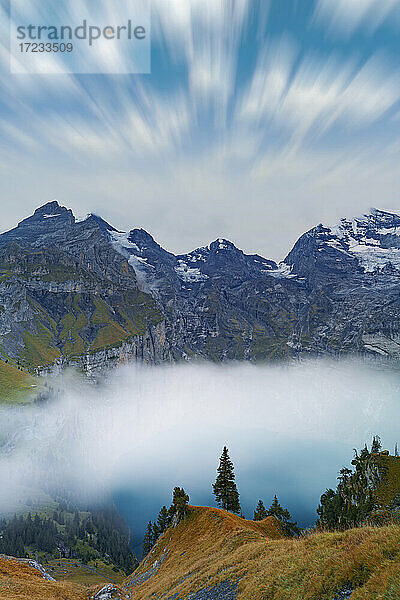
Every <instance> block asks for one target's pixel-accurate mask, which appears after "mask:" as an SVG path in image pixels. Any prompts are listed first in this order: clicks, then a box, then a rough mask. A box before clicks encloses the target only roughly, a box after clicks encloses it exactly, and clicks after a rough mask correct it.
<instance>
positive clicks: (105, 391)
mask: <svg viewBox="0 0 400 600" xmlns="http://www.w3.org/2000/svg"><path fill="white" fill-rule="evenodd" d="M54 384H55V385H57V386H60V387H61V388H62V389H63V390H64V391H63V394H62V395H61V396H60V398H59V399H58V400H56V401H54V402H51V403H49V404H45V405H42V406H38V405H35V406H30V407H23V408H10V407H3V408H2V409H1V410H0V444H1V453H0V481H1V486H0V511H1V512H3V513H4V512H6V513H8V512H13V511H14V510H17V509H18V507H19V506H20V505H21V501H25V496H27V495H29V496H30V497H35V495H36V494H38V495H40V493H41V492H42V491H43V490H47V491H49V490H55V489H57V488H58V487H63V488H65V489H67V490H69V491H72V493H73V494H74V496H76V497H78V498H80V499H82V501H85V502H96V501H97V500H99V499H100V498H102V497H103V496H104V495H107V494H110V493H111V494H113V495H114V497H115V498H116V500H117V503H118V504H119V506H120V508H121V510H122V511H123V513H124V515H125V517H126V518H127V520H128V521H129V522H130V524H131V525H133V527H134V531H136V532H137V535H138V536H140V535H141V532H142V530H143V524H144V522H145V521H146V520H149V519H151V518H153V517H154V516H155V515H154V513H155V512H158V509H159V507H160V505H161V504H167V503H168V502H169V501H170V492H171V489H172V487H173V486H174V485H182V486H184V488H185V489H186V490H187V492H188V493H189V494H190V498H191V503H193V504H210V503H213V497H212V494H211V484H212V482H213V481H214V479H215V470H216V467H217V463H218V458H219V456H220V453H221V449H222V446H223V445H224V444H226V445H227V446H228V447H229V450H230V454H231V458H232V460H233V462H234V464H235V470H236V475H237V483H238V487H239V491H240V493H241V502H242V506H243V509H244V512H245V514H246V516H249V517H250V516H251V515H252V510H253V508H254V505H255V503H256V501H257V500H258V498H263V499H264V502H265V503H268V504H269V503H270V502H271V500H272V496H273V494H275V493H277V494H278V496H279V498H280V499H281V501H282V503H284V504H285V505H287V506H288V507H289V509H290V510H291V511H292V513H293V514H294V516H295V518H296V519H298V520H299V521H300V522H301V523H302V524H303V525H307V524H311V523H312V522H313V521H314V520H315V508H316V505H317V503H318V499H319V496H320V494H321V493H322V492H323V491H324V489H325V488H326V487H327V486H334V485H335V484H336V476H337V471H338V469H339V468H340V467H341V466H342V465H343V464H345V463H348V462H349V460H350V459H351V456H352V451H353V448H354V447H357V448H360V447H362V446H363V445H364V443H366V442H367V443H370V441H371V438H372V436H373V435H374V434H379V435H381V436H382V439H383V443H384V446H385V447H388V448H393V446H394V444H395V442H396V441H398V440H399V438H400V436H398V433H399V432H398V423H399V415H400V393H399V391H400V374H399V373H397V372H395V371H391V370H389V369H387V368H385V369H384V368H380V367H378V366H377V365H374V364H366V363H357V362H349V361H346V362H328V361H317V360H316V361H308V362H301V363H296V364H292V365H290V366H289V365H274V366H254V365H250V364H238V365H231V366H214V365H209V364H208V365H207V364H201V365H199V364H196V365H191V364H189V365H187V364H184V365H177V366H161V367H143V366H138V365H130V366H127V367H124V368H122V369H120V370H118V371H116V372H115V373H114V374H113V375H112V376H111V378H110V380H109V381H108V382H107V383H106V384H104V385H102V386H96V387H94V386H89V385H87V384H84V383H82V382H81V381H80V380H79V379H78V377H77V376H75V375H74V374H73V373H68V374H66V375H65V376H64V377H63V378H62V379H61V380H58V381H56V382H53V385H54ZM399 441H400V440H399Z"/></svg>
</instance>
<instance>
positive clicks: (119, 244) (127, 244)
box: [108, 231, 140, 256]
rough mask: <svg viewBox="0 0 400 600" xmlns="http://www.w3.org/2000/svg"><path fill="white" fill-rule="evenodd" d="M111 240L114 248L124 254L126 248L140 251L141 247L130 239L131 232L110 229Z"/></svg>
mask: <svg viewBox="0 0 400 600" xmlns="http://www.w3.org/2000/svg"><path fill="white" fill-rule="evenodd" d="M108 233H109V236H110V241H111V243H112V245H113V246H114V249H115V250H116V251H117V252H119V253H120V254H122V255H124V256H125V254H126V253H124V250H126V249H127V250H135V251H136V252H139V253H140V248H139V247H138V246H137V245H136V244H134V243H133V242H131V241H130V240H129V235H130V232H128V233H126V232H124V231H109V232H108Z"/></svg>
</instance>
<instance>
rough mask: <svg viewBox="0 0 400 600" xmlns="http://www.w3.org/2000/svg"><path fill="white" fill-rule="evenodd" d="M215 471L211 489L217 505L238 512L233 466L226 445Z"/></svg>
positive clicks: (237, 493) (237, 496)
mask: <svg viewBox="0 0 400 600" xmlns="http://www.w3.org/2000/svg"><path fill="white" fill-rule="evenodd" d="M217 472H218V475H217V479H216V481H215V483H214V484H213V491H214V496H215V499H216V501H217V504H218V506H220V507H221V508H223V509H224V510H229V511H230V512H233V513H236V514H238V513H240V503H239V492H238V490H237V487H236V483H235V474H234V467H233V463H232V461H231V459H230V458H229V453H228V448H227V447H226V446H224V449H223V451H222V455H221V458H220V461H219V467H218V469H217Z"/></svg>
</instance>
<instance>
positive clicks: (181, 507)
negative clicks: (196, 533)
mask: <svg viewBox="0 0 400 600" xmlns="http://www.w3.org/2000/svg"><path fill="white" fill-rule="evenodd" d="M188 504H189V496H188V495H187V494H186V492H185V490H184V489H183V488H180V487H175V488H174V493H173V497H172V507H171V508H172V511H171V512H173V514H174V515H176V517H177V519H178V523H179V521H182V519H184V518H185V516H186V514H187V510H188Z"/></svg>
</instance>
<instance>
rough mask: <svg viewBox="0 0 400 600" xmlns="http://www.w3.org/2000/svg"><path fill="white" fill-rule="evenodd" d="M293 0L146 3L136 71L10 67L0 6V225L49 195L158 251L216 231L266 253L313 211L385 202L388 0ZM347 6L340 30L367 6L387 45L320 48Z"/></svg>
mask: <svg viewBox="0 0 400 600" xmlns="http://www.w3.org/2000/svg"><path fill="white" fill-rule="evenodd" d="M19 2H20V3H21V7H22V9H23V7H24V6H25V4H24V3H26V2H27V0H19ZM378 4H379V6H378ZM396 4H397V3H396ZM307 5H308V6H309V9H308V11H307V10H306V9H305V4H299V3H296V2H294V1H293V4H292V3H291V2H288V3H287V4H285V10H286V11H287V14H286V13H285V12H284V11H283V9H282V10H280V11H277V10H276V8H277V5H276V4H275V3H274V2H271V3H265V2H261V1H259V0H252V1H250V0H236V2H235V1H234V0H202V1H200V0H154V2H153V46H154V48H153V50H154V51H153V72H152V74H151V75H150V76H124V75H122V76H121V75H116V76H79V75H72V74H65V75H42V76H37V75H29V74H28V75H23V76H22V75H11V74H10V72H9V55H8V49H7V44H6V39H7V27H8V24H7V16H6V12H4V11H5V9H4V5H3V8H2V11H3V12H2V14H1V19H0V33H1V36H0V39H1V40H2V42H0V86H1V89H2V93H1V95H0V117H1V118H0V173H1V176H2V180H3V181H2V183H3V194H4V199H5V200H7V201H9V200H11V201H12V202H11V205H12V207H13V208H12V209H10V210H9V212H7V211H5V212H4V215H3V218H4V220H5V223H4V225H3V227H7V226H12V225H13V224H14V223H15V219H16V215H15V206H16V204H17V205H18V210H20V211H21V212H20V213H18V216H25V213H26V212H30V211H31V210H32V209H33V208H34V207H35V206H37V205H38V204H39V203H42V202H45V201H47V200H49V199H51V198H53V197H55V196H56V197H59V198H60V199H61V200H62V201H63V202H64V203H66V204H71V205H72V206H73V205H74V202H75V203H76V204H77V205H80V212H85V211H86V210H87V211H89V210H94V211H97V212H103V213H104V215H105V216H106V217H107V218H109V219H110V220H111V221H113V222H115V224H116V225H117V226H123V223H122V222H121V220H122V217H123V219H124V220H125V222H127V224H128V226H134V225H137V226H145V227H147V228H148V229H149V230H151V231H152V232H154V234H155V235H159V236H161V239H160V241H162V242H163V243H164V244H165V245H166V246H168V247H169V248H170V249H171V250H182V251H183V250H188V249H190V246H189V244H194V243H196V241H198V243H199V244H204V243H208V242H209V241H210V239H212V237H213V236H215V237H218V236H221V235H222V236H226V237H229V236H231V237H233V238H234V241H236V242H237V243H238V244H239V245H241V246H242V247H243V248H245V249H248V250H253V251H261V252H263V253H264V254H266V255H268V254H271V255H273V257H274V258H278V259H280V258H282V253H284V252H285V251H286V250H287V248H288V246H289V245H290V243H291V242H292V241H293V239H294V237H295V235H296V234H298V233H301V232H302V230H303V229H304V228H307V227H308V226H311V225H313V224H314V222H315V220H321V219H322V217H323V216H324V214H328V216H329V217H332V216H334V215H336V213H338V211H339V210H342V209H343V210H344V211H346V205H347V206H348V207H349V209H350V208H351V212H352V213H354V212H356V211H357V210H358V209H359V210H362V211H364V210H366V209H367V208H368V205H369V203H372V204H379V203H380V202H381V201H382V202H385V203H386V204H390V205H393V204H395V203H396V199H395V195H396V186H398V178H397V176H396V173H395V168H394V166H393V165H394V164H395V162H396V160H395V157H396V156H398V147H397V146H396V145H395V144H394V142H395V139H396V138H398V137H399V133H400V118H399V114H400V113H399V106H400V100H399V98H400V91H399V65H398V61H397V60H396V57H395V56H394V55H393V52H392V47H393V41H394V38H393V39H392V38H391V37H390V36H391V33H390V32H391V31H392V30H393V19H392V17H393V15H395V14H396V6H395V3H394V2H389V1H388V0H382V1H381V2H380V3H377V2H374V1H372V0H369V1H367V0H364V1H363V2H362V1H361V0H360V1H358V2H340V1H338V2H335V3H333V2H331V0H317V1H316V2H315V3H313V2H310V3H309V4H307ZM356 5H357V7H356ZM350 6H352V8H349V7H350ZM299 7H301V9H302V10H303V11H304V19H305V22H304V23H302V24H300V23H301V20H300V19H298V13H299ZM70 8H71V11H72V12H71V18H72V17H73V5H71V7H70ZM281 8H282V7H281ZM269 9H270V10H269ZM346 10H347V11H348V12H349V11H350V12H351V11H353V12H352V13H351V15H350V17H349V21H348V22H349V23H353V25H352V30H351V32H352V35H354V36H356V35H357V34H356V32H357V29H359V28H361V25H363V27H364V25H366V24H367V23H368V20H369V19H370V15H371V14H376V15H377V17H376V20H375V26H377V25H378V24H380V26H382V27H386V28H387V29H386V30H385V31H387V40H388V43H387V44H382V43H381V42H380V43H376V42H375V41H373V40H371V41H368V39H367V38H366V37H365V36H363V37H361V36H360V38H359V39H358V38H357V39H356V40H355V41H354V42H352V44H351V45H348V43H347V42H343V44H344V45H341V44H342V43H341V42H337V43H332V41H329V40H331V38H330V36H329V35H328V36H327V38H329V39H328V41H326V40H325V41H321V39H322V37H323V36H325V34H326V33H330V29H331V26H333V25H334V24H335V27H339V25H337V24H336V23H338V22H339V21H338V19H339V15H343V14H344V12H345V11H346ZM109 11H110V18H111V17H113V16H115V15H113V7H112V6H111V5H110V6H109ZM282 11H283V12H282ZM329 11H331V12H329ZM374 11H376V12H375V13H374ZM280 12H282V16H281V17H280V16H279V15H280ZM287 15H291V16H292V17H293V19H292V21H290V19H288V18H287ZM328 17H329V23H328V22H327V19H328ZM343 18H344V17H343ZM279 19H280V20H279ZM293 23H294V24H295V25H293ZM297 23H299V25H296V24H297ZM391 39H392V44H391V43H390V40H391ZM105 60H113V59H112V57H109V58H108V59H107V58H106V57H105ZM49 164H51V171H50V169H49V167H48V166H49ZM21 172H23V173H24V174H26V176H27V175H28V173H29V177H30V178H31V179H30V180H28V179H27V178H26V177H25V178H23V177H21V175H20V173H21ZM72 173H73V174H74V176H73V177H72V176H71V174H72ZM372 173H374V178H373V180H372ZM346 185H347V189H348V191H347V193H346V190H345V187H346ZM80 189H81V190H82V191H80ZM321 190H322V191H321ZM335 194H341V197H340V199H338V200H337V201H335ZM374 195H375V196H376V198H374V197H373V196H374ZM115 197H116V198H117V199H118V200H117V201H114V198H115ZM321 197H323V198H324V199H325V201H327V199H329V202H330V203H333V204H335V202H336V204H337V206H336V207H335V206H329V207H326V206H325V205H321V199H320V198H321ZM132 198H135V203H136V202H137V203H138V205H137V204H135V203H134V202H133V201H132ZM243 198H246V202H245V203H244V204H243ZM278 198H279V207H276V202H277V199H278ZM82 205H84V206H82ZM166 206H168V211H167V213H168V214H167V215H165V214H164V213H165V212H166V210H165V207H166ZM299 207H301V209H300V208H299ZM339 207H340V208H339ZM250 208H251V209H250ZM271 212H273V213H274V215H273V217H271V216H269V217H268V219H265V214H269V215H271ZM291 212H292V215H291V216H290V213H291ZM346 212H347V211H346ZM163 214H164V216H163V217H162V218H160V217H159V215H163ZM177 215H179V217H177ZM288 215H289V217H288ZM288 218H289V219H291V220H292V222H291V223H290V224H289V223H287V225H286V230H285V232H283V233H282V232H278V231H277V227H276V223H277V222H278V220H279V219H283V220H286V221H287V220H288ZM264 220H265V222H264ZM190 240H191V241H190Z"/></svg>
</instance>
